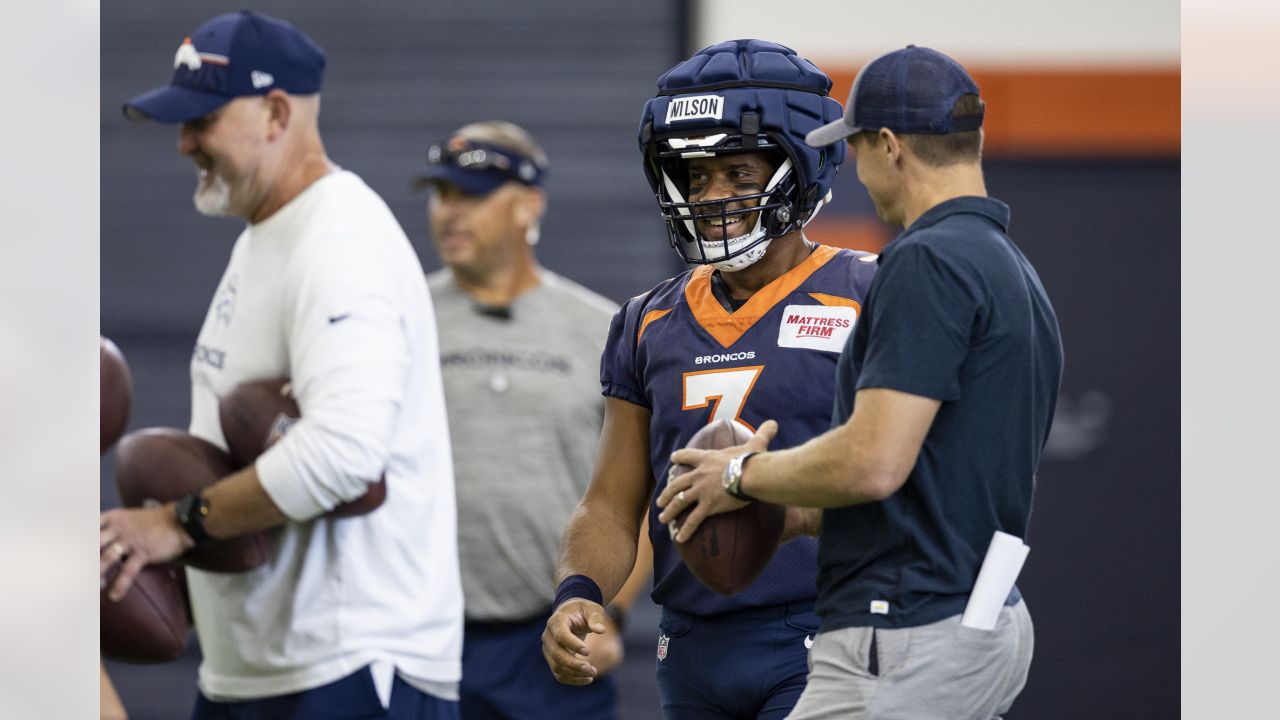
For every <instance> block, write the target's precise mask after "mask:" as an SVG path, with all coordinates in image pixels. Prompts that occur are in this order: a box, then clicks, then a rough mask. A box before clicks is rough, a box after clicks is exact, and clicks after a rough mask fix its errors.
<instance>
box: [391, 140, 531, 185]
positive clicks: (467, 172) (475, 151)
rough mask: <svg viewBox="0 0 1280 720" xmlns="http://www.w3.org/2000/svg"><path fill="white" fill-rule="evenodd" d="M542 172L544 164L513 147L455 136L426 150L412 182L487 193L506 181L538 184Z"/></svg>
mask: <svg viewBox="0 0 1280 720" xmlns="http://www.w3.org/2000/svg"><path fill="white" fill-rule="evenodd" d="M546 174H547V168H546V166H545V165H541V164H539V163H537V162H536V161H534V160H533V159H532V158H527V157H525V156H524V155H522V154H520V153H518V152H516V151H514V150H511V149H509V148H504V147H499V146H497V145H494V144H492V143H485V142H478V141H474V140H468V139H466V138H464V137H459V136H457V135H455V136H453V137H451V138H449V139H448V140H446V141H444V142H439V143H436V144H434V145H432V146H431V147H430V148H428V149H427V164H426V166H424V167H423V168H422V170H421V171H420V172H419V174H418V179H417V182H416V183H415V184H416V186H417V187H419V188H421V187H424V186H426V185H430V184H431V183H434V182H447V183H450V184H452V185H454V186H456V187H457V188H458V189H459V190H461V191H462V192H463V193H465V194H467V195H488V194H489V193H491V192H493V191H494V190H497V189H498V188H499V187H501V186H502V184H503V183H505V182H507V181H509V180H515V181H517V182H519V183H522V184H524V185H528V186H531V187H533V186H538V187H541V185H542V181H543V179H544V178H545V177H546Z"/></svg>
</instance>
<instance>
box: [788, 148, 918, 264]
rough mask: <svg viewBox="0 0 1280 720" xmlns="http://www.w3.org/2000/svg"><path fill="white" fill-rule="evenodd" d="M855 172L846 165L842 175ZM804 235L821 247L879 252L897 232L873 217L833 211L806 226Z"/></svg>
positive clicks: (828, 211)
mask: <svg viewBox="0 0 1280 720" xmlns="http://www.w3.org/2000/svg"><path fill="white" fill-rule="evenodd" d="M852 169H853V168H852V167H850V166H848V165H846V166H845V168H844V170H842V172H848V171H849V170H852ZM836 202H837V203H839V199H837V200H836ZM804 236H805V237H806V238H809V239H810V240H812V241H814V242H816V243H819V244H821V245H831V246H832V247H840V248H847V249H849V250H864V251H866V252H873V253H878V252H880V251H881V250H882V249H884V246H885V245H888V244H889V241H890V240H892V239H893V238H894V237H896V236H897V231H896V230H894V229H893V228H891V227H889V226H888V225H886V224H884V223H882V222H880V221H879V220H877V219H875V218H873V217H865V216H857V215H840V214H838V213H837V212H836V211H835V210H834V209H832V210H827V211H826V212H825V213H824V214H822V215H819V216H818V217H816V218H814V219H813V222H811V223H809V224H808V225H805V226H804Z"/></svg>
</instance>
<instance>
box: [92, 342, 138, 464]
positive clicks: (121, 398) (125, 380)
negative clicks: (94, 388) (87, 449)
mask: <svg viewBox="0 0 1280 720" xmlns="http://www.w3.org/2000/svg"><path fill="white" fill-rule="evenodd" d="M98 341H99V345H100V349H99V352H98V359H99V371H98V394H99V397H98V435H99V436H100V438H99V439H100V440H101V444H102V448H101V450H100V451H99V452H104V453H105V452H106V451H107V450H108V449H109V448H110V447H111V446H112V445H114V444H115V442H116V441H117V440H119V439H120V436H121V435H123V434H124V428H125V426H126V425H128V424H129V410H130V409H131V407H132V406H133V378H132V376H130V375H129V366H128V365H127V364H126V363H125V361H124V355H123V354H121V352H120V348H118V347H116V345H115V343H113V342H111V341H110V340H108V339H106V338H104V337H102V336H99V337H98Z"/></svg>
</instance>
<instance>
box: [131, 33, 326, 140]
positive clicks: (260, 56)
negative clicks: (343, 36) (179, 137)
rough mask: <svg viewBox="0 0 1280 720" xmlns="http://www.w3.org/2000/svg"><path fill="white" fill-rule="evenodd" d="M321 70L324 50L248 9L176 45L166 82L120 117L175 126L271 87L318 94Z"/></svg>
mask: <svg viewBox="0 0 1280 720" xmlns="http://www.w3.org/2000/svg"><path fill="white" fill-rule="evenodd" d="M324 66H325V58H324V51H323V50H321V49H320V48H319V47H318V46H316V44H315V43H314V42H312V41H311V39H310V38H308V37H307V36H306V35H304V34H303V33H302V32H301V31H300V30H298V29H297V28H296V27H294V26H293V25H291V24H289V23H288V22H285V21H284V20H278V19H276V18H273V17H268V16H266V15H262V14H260V13H255V12H252V11H248V10H244V11H241V12H238V13H230V14H227V15H219V16H218V17H215V18H213V19H212V20H210V21H208V22H206V23H205V24H203V25H201V26H200V27H198V28H196V29H195V30H194V31H193V32H192V33H191V35H189V36H187V37H186V38H185V39H184V40H183V41H182V43H181V44H180V45H179V46H178V51H177V52H176V53H175V54H174V57H173V77H172V79H171V80H170V81H169V84H168V85H166V86H164V87H160V88H156V89H155V90H152V91H151V92H148V93H144V94H142V95H139V96H138V97H136V98H133V99H132V100H130V101H129V102H127V103H125V105H124V113H125V116H126V117H129V118H130V119H132V120H139V119H150V120H156V121H158V122H164V123H180V122H187V121H189V120H194V119H196V118H198V117H202V116H204V115H207V114H209V113H211V112H213V111H214V110H217V109H218V108H220V107H222V106H223V105H225V104H227V103H228V102H230V101H231V100H234V99H235V98H237V97H243V96H246V95H264V94H266V93H267V92H269V91H271V90H274V89H276V88H279V89H281V90H284V91H285V92H288V93H292V94H295V95H311V94H314V93H317V92H320V85H321V81H322V79H323V76H324Z"/></svg>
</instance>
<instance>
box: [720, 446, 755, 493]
mask: <svg viewBox="0 0 1280 720" xmlns="http://www.w3.org/2000/svg"><path fill="white" fill-rule="evenodd" d="M756 454H757V453H754V452H749V453H743V454H741V455H739V456H737V457H735V458H733V459H732V460H730V461H729V464H728V465H727V466H725V469H724V477H723V478H722V479H721V481H720V482H721V485H723V486H724V491H725V492H727V493H729V494H730V495H732V496H734V497H736V498H738V499H739V500H746V501H747V502H754V501H755V498H753V497H751V496H750V495H748V494H746V493H745V492H743V491H742V488H741V487H740V486H741V485H742V471H743V469H744V468H745V467H746V466H747V461H748V460H750V459H751V456H752V455H756Z"/></svg>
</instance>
